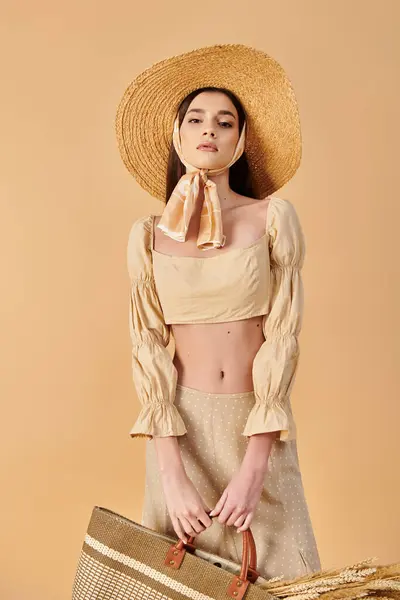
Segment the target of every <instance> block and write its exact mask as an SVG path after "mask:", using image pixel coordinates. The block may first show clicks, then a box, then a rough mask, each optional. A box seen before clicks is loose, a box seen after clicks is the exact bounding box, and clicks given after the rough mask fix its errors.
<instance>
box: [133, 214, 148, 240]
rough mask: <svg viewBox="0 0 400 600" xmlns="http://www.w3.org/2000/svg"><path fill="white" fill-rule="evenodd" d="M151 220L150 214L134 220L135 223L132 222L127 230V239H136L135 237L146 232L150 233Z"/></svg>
mask: <svg viewBox="0 0 400 600" xmlns="http://www.w3.org/2000/svg"><path fill="white" fill-rule="evenodd" d="M152 218H153V215H152V214H147V215H144V216H142V217H138V218H137V219H135V221H133V223H132V224H131V227H130V230H129V237H131V236H135V237H136V236H140V235H143V234H145V233H146V232H150V231H151V221H152Z"/></svg>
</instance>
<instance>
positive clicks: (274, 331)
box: [211, 196, 305, 531]
mask: <svg viewBox="0 0 400 600" xmlns="http://www.w3.org/2000/svg"><path fill="white" fill-rule="evenodd" d="M267 228H268V232H269V237H270V259H271V270H270V286H271V291H270V302H269V311H268V313H267V314H266V315H265V316H264V317H263V333H264V337H265V342H264V343H263V344H262V345H261V347H260V349H259V351H258V352H257V354H256V356H255V358H254V361H253V369H252V372H253V382H254V395H255V403H254V406H253V408H252V409H251V411H250V413H249V416H248V418H247V422H246V425H245V428H244V431H243V435H245V436H247V438H248V446H247V449H246V453H245V456H244V459H243V461H242V464H241V466H240V469H239V470H238V472H237V473H235V474H234V476H233V478H232V480H231V481H230V483H229V485H228V486H227V488H226V489H225V491H224V493H223V495H222V496H221V498H220V500H219V501H218V503H217V505H216V507H215V512H214V511H213V512H212V513H211V514H212V515H215V514H219V519H218V520H219V521H220V522H221V523H226V524H227V525H235V526H236V527H238V531H244V530H245V529H247V528H248V527H249V525H250V523H251V521H252V518H253V515H254V511H255V509H256V506H257V504H258V502H259V499H260V495H261V492H262V489H263V485H264V479H265V473H266V471H267V469H268V459H269V455H270V452H271V448H272V444H273V443H274V440H275V439H279V440H280V441H282V442H287V441H289V440H292V439H295V437H296V427H295V423H294V420H293V417H292V411H291V405H290V392H291V389H292V387H293V383H294V380H295V375H296V370H297V365H298V361H299V354H300V353H299V344H298V335H299V332H300V329H301V322H302V315H303V284H302V278H301V269H302V266H303V262H304V255H305V243H304V236H303V232H302V229H301V226H300V223H299V219H298V217H297V214H296V211H295V209H294V206H293V205H292V204H291V203H290V202H289V201H288V200H282V199H280V198H277V197H276V196H274V197H273V198H272V199H271V200H270V204H269V206H268V215H267Z"/></svg>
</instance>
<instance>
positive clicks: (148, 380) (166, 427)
mask: <svg viewBox="0 0 400 600" xmlns="http://www.w3.org/2000/svg"><path fill="white" fill-rule="evenodd" d="M151 218H152V216H151V215H150V216H147V217H141V218H139V219H138V220H137V221H135V222H134V223H133V225H132V227H131V229H130V232H129V238H128V247H127V265H128V273H129V280H130V305H129V331H130V338H131V347H132V375H133V381H134V384H135V388H136V392H137V395H138V399H139V401H140V403H141V410H140V413H139V415H138V416H137V419H136V422H135V423H134V425H133V427H132V428H131V430H130V432H129V433H130V436H131V437H146V438H148V439H150V440H151V439H153V437H166V436H178V435H183V434H185V433H187V430H186V426H185V424H184V422H183V420H182V418H181V416H180V414H179V412H178V409H177V408H176V406H175V405H174V399H175V392H176V383H177V370H176V367H175V365H174V364H173V361H172V358H171V355H170V354H169V352H168V350H167V346H168V343H169V340H170V326H169V325H167V324H166V323H165V321H164V317H163V312H162V308H161V305H160V301H159V298H158V295H157V291H156V286H155V281H154V276H153V263H152V256H151V235H152V225H151Z"/></svg>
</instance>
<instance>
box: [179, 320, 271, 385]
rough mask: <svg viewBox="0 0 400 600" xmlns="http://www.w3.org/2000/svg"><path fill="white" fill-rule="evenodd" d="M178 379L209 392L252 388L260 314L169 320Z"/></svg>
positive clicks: (260, 329) (260, 324)
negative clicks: (231, 318)
mask: <svg viewBox="0 0 400 600" xmlns="http://www.w3.org/2000/svg"><path fill="white" fill-rule="evenodd" d="M171 331H172V334H173V337H174V340H175V354H174V359H173V362H174V365H175V367H176V369H177V371H178V383H179V384H181V385H183V386H186V387H191V388H194V389H197V390H201V391H204V392H210V393H221V394H225V393H226V394H234V393H238V392H249V391H253V380H252V365H253V361H254V357H255V355H256V354H257V352H258V350H259V348H260V346H261V345H262V344H263V342H264V341H265V339H264V335H263V332H262V316H258V317H251V318H249V319H243V320H240V321H231V322H229V323H228V322H226V323H196V324H189V323H184V324H172V325H171Z"/></svg>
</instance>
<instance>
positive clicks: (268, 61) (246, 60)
mask: <svg viewBox="0 0 400 600" xmlns="http://www.w3.org/2000/svg"><path fill="white" fill-rule="evenodd" d="M206 86H214V87H223V88H227V89H229V90H230V91H232V92H233V93H234V94H235V95H236V96H237V97H238V99H239V100H240V101H241V103H242V105H243V107H244V110H245V112H246V143H245V154H246V157H247V161H248V163H249V168H250V170H251V174H252V179H253V184H254V192H255V197H256V198H265V197H266V196H269V195H271V194H273V193H274V192H275V191H276V190H278V189H279V188H281V187H282V186H283V185H284V184H285V183H286V182H287V181H289V180H290V179H291V178H292V177H293V175H294V174H295V172H296V170H297V168H298V167H299V164H300V159H301V130H300V119H299V111H298V105H297V102H296V98H295V94H294V90H293V88H292V85H291V82H290V81H289V78H288V76H287V75H286V73H285V71H284V70H283V68H282V67H281V65H280V64H279V63H278V62H277V61H276V60H275V59H274V58H272V57H271V56H269V55H268V54H266V53H265V52H263V51H262V50H257V49H255V48H252V47H249V46H245V45H243V44H217V45H214V46H206V47H203V48H197V49H195V50H192V51H190V52H186V53H184V54H179V55H177V56H172V57H170V58H166V59H164V60H162V61H160V62H156V63H155V64H153V65H152V66H150V67H149V68H148V69H146V70H145V71H143V72H142V73H140V74H139V75H138V76H137V77H136V78H135V79H134V80H133V81H132V83H131V84H130V85H129V86H128V88H127V89H126V91H125V93H124V95H123V97H122V99H121V102H120V104H119V106H118V110H117V116H116V122H115V126H116V133H117V140H118V147H119V150H120V153H121V156H122V160H123V161H124V164H125V166H126V167H127V169H128V170H129V171H130V173H131V174H132V175H133V176H134V178H135V179H136V181H137V182H138V183H139V185H140V186H141V187H142V188H144V189H145V190H146V191H147V192H149V193H150V194H151V195H152V196H154V197H156V198H158V199H159V200H162V201H164V202H165V194H166V177H167V164H168V156H169V151H170V147H171V143H172V133H173V124H174V120H175V117H176V114H177V110H178V108H179V105H180V103H181V102H182V100H183V99H184V98H185V97H186V96H187V95H188V94H189V93H190V92H192V91H194V90H196V89H198V88H202V87H206Z"/></svg>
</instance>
